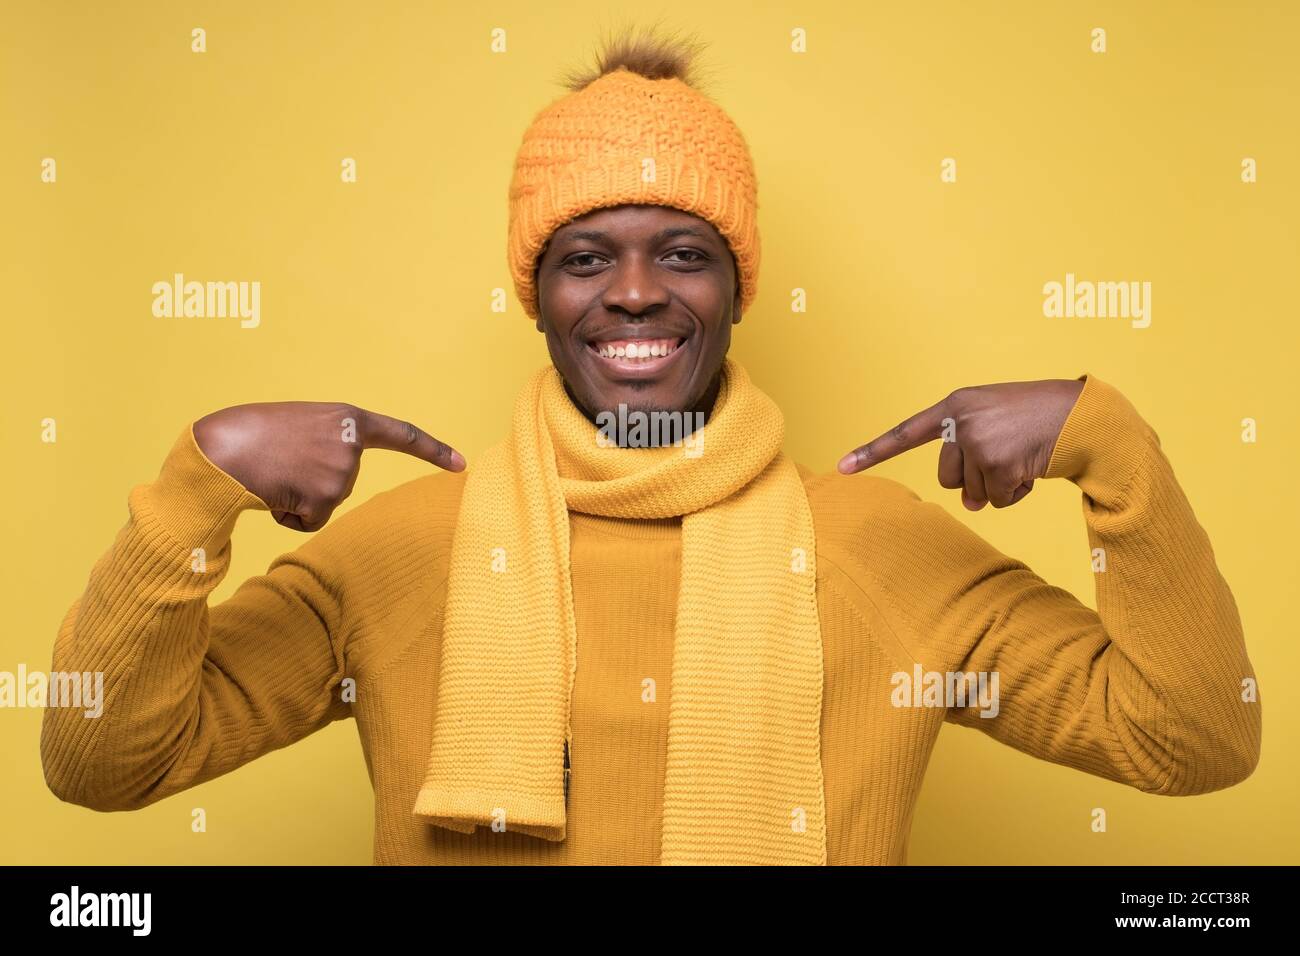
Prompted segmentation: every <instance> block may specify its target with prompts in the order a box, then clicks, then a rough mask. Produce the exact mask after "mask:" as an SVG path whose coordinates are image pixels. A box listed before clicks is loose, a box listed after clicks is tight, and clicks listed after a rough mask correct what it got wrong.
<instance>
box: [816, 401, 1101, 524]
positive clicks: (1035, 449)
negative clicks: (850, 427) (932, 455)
mask: <svg viewBox="0 0 1300 956" xmlns="http://www.w3.org/2000/svg"><path fill="white" fill-rule="evenodd" d="M1082 391H1083V382H1081V381H1078V380H1076V379H1043V380H1041V381H1036V382H1003V383H1001V384H996V385H977V386H972V387H967V388H959V389H957V390H956V391H955V392H953V393H951V394H950V395H948V397H946V398H944V399H943V400H941V401H939V402H936V403H935V404H934V405H931V406H930V407H929V408H927V409H924V410H923V411H920V412H917V413H916V414H915V415H913V416H912V417H911V418H908V419H906V420H905V421H903V422H900V423H899V424H898V425H895V426H894V427H893V428H892V429H890V430H889V431H887V432H886V433H885V434H883V435H881V436H880V437H878V438H876V439H873V440H872V441H869V442H867V444H865V445H862V446H860V447H858V448H856V449H854V450H853V451H851V452H849V453H848V454H847V455H845V456H844V457H843V458H842V459H840V463H839V470H840V472H841V473H842V474H846V475H853V474H857V473H858V472H861V471H866V470H867V469H868V468H871V467H873V466H874V465H877V464H879V463H880V462H882V461H887V460H888V459H890V458H893V457H894V456H895V455H900V454H902V453H903V452H905V451H909V450H911V449H913V448H918V447H920V446H921V445H925V444H928V443H929V442H932V441H934V440H935V439H936V438H939V439H942V440H943V448H942V450H941V451H940V452H939V484H940V485H942V486H943V487H945V488H961V489H962V504H964V505H965V506H966V507H967V508H969V509H970V510H971V511H979V510H980V509H981V508H983V507H984V506H985V505H986V504H988V503H990V502H992V504H993V507H995V508H1006V507H1009V506H1010V505H1013V504H1015V503H1016V502H1017V501H1019V500H1020V499H1022V498H1024V497H1025V495H1027V494H1029V492H1031V491H1032V490H1033V488H1034V480H1035V479H1037V478H1041V477H1042V476H1043V475H1044V474H1046V473H1047V466H1048V464H1049V463H1050V462H1051V460H1052V452H1053V451H1054V450H1055V448H1056V440H1057V438H1059V437H1060V435H1061V429H1062V427H1064V425H1065V420H1066V419H1067V418H1068V417H1069V415H1070V410H1071V409H1072V408H1073V407H1074V403H1075V400H1076V399H1077V398H1078V397H1079V393H1080V392H1082Z"/></svg>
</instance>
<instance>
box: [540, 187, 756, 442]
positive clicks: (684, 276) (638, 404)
mask: <svg viewBox="0 0 1300 956" xmlns="http://www.w3.org/2000/svg"><path fill="white" fill-rule="evenodd" d="M537 295H538V308H539V311H540V312H541V318H539V319H538V320H537V329H538V331H540V332H544V333H545V334H546V346H547V349H548V350H549V351H550V353H551V361H552V362H553V363H554V364H555V367H556V368H557V369H558V370H559V372H560V374H561V376H562V377H563V378H564V381H565V385H566V386H567V389H568V392H569V395H570V397H571V398H572V399H573V400H574V402H575V403H576V404H577V405H578V407H580V408H582V409H583V410H584V411H585V412H586V413H587V417H589V418H592V419H593V420H594V419H595V416H596V415H597V414H598V413H600V412H602V411H617V409H618V406H619V404H620V403H623V404H626V405H627V407H628V410H629V411H632V410H641V411H679V412H686V411H708V409H709V408H710V407H711V405H712V403H713V399H714V397H715V396H716V394H717V386H718V374H719V372H720V370H721V368H722V361H723V359H724V358H725V357H726V354H727V349H728V348H729V347H730V345H731V326H732V324H733V323H736V322H739V321H740V290H739V288H738V286H737V282H736V264H735V260H734V259H733V258H732V255H731V250H730V249H729V248H728V246H727V242H726V240H725V239H723V237H722V235H721V234H720V233H719V232H718V231H717V229H715V228H714V226H713V224H712V223H709V222H707V221H705V220H703V219H701V218H699V217H698V216H693V215H691V214H690V213H687V212H683V211H681V210H679V209H672V208H669V207H667V206H641V205H635V206H614V207H610V208H608V209H596V210H593V211H592V212H590V213H587V214H586V215H584V216H581V217H580V218H578V219H574V220H573V221H572V222H569V223H566V224H565V225H563V226H561V227H560V228H559V229H557V230H556V231H555V233H554V234H553V235H552V236H551V238H550V241H549V242H548V244H547V246H546V248H545V249H544V250H543V251H542V254H541V255H540V256H539V257H538V260H537ZM602 350H603V351H604V352H605V353H606V354H605V355H602V354H601V351H602ZM646 351H649V352H650V353H651V354H650V355H649V356H647V357H644V358H642V357H640V353H642V352H646ZM619 353H622V354H621V355H620V354H619ZM654 353H661V354H654ZM633 355H636V356H638V357H635V358H634V357H632V356H633Z"/></svg>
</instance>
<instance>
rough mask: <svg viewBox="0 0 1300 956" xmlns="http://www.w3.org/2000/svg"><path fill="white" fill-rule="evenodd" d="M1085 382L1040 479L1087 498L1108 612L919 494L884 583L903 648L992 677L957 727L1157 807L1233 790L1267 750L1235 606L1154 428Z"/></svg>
mask: <svg viewBox="0 0 1300 956" xmlns="http://www.w3.org/2000/svg"><path fill="white" fill-rule="evenodd" d="M1080 379H1081V380H1083V381H1084V388H1083V391H1082V392H1081V393H1080V395H1079V397H1078V399H1077V400H1076V402H1075V405H1074V407H1073V409H1072V410H1071V412H1070V415H1069V417H1068V419H1067V420H1066V423H1065V425H1064V427H1063V429H1062V432H1061V434H1060V436H1059V438H1058V440H1057V444H1056V447H1055V449H1054V450H1053V454H1052V458H1051V461H1050V463H1049V465H1048V470H1047V473H1046V475H1045V477H1046V478H1058V477H1059V478H1067V479H1069V480H1070V481H1072V482H1074V483H1075V484H1076V485H1077V486H1078V487H1079V488H1080V489H1081V490H1082V504H1083V515H1084V520H1085V524H1086V531H1087V539H1088V543H1089V546H1090V552H1091V559H1092V562H1093V568H1094V572H1095V573H1094V580H1095V588H1096V603H1097V611H1093V610H1091V609H1090V608H1088V607H1087V606H1085V605H1084V604H1082V603H1081V602H1080V601H1079V600H1078V599H1077V598H1075V597H1074V595H1072V594H1071V593H1070V592H1068V591H1066V590H1064V589H1062V588H1059V587H1055V586H1053V585H1051V584H1048V583H1047V582H1045V581H1044V580H1043V579H1042V578H1040V577H1039V576H1038V575H1036V574H1035V573H1034V572H1033V571H1032V570H1030V568H1029V567H1028V566H1026V565H1025V564H1024V563H1023V562H1021V561H1018V560H1015V559H1013V558H1009V557H1007V556H1005V555H1003V554H1002V553H1000V552H999V551H997V550H996V549H995V548H993V547H992V546H991V545H990V544H988V543H987V542H986V541H984V540H983V539H982V538H980V537H979V536H978V535H976V534H975V533H974V532H973V531H972V530H970V529H969V528H968V527H967V526H966V525H965V524H963V523H962V522H961V521H959V520H957V519H956V518H954V517H952V516H951V515H950V514H949V513H948V512H947V511H946V510H945V509H944V508H942V507H941V506H939V505H937V504H934V503H930V502H921V501H920V500H919V499H918V498H917V496H916V495H915V494H913V493H911V492H910V491H908V492H907V493H906V494H907V496H908V497H909V498H910V499H911V512H912V514H911V518H910V519H909V520H907V521H905V522H904V526H903V527H899V528H895V529H892V530H893V532H894V533H895V534H896V535H897V536H901V537H903V538H905V539H906V543H905V544H903V545H901V547H902V548H903V551H902V553H900V554H898V555H896V560H895V561H894V562H891V564H893V565H894V567H893V568H892V569H886V570H885V571H883V572H882V575H883V587H884V591H885V596H886V599H885V604H886V605H887V606H888V607H889V609H890V612H889V613H890V616H891V618H892V620H893V621H894V622H895V624H896V626H897V632H896V636H897V638H898V640H899V641H900V643H902V644H903V645H904V646H905V648H906V649H907V650H908V651H909V652H910V653H911V655H912V657H913V659H914V661H916V662H920V663H923V664H924V665H925V666H926V667H927V668H929V667H931V666H933V667H934V668H936V669H938V670H940V671H948V672H951V673H957V674H960V673H969V672H974V674H975V675H976V678H978V675H980V674H981V673H982V674H985V675H988V684H987V685H986V686H987V688H988V689H989V690H991V689H992V688H993V686H994V685H993V683H992V678H993V675H996V678H997V695H996V706H995V707H981V706H980V705H979V704H972V702H971V701H970V700H967V702H966V705H965V706H952V704H953V700H952V698H948V699H946V700H945V703H946V704H947V705H949V709H948V711H947V713H946V719H947V720H948V721H950V722H952V723H956V724H959V725H963V726H966V727H973V728H976V729H978V730H980V731H983V732H984V733H987V734H989V735H990V736H992V737H993V738H995V739H997V740H1000V741H1002V742H1003V743H1006V744H1008V745H1010V746H1012V747H1015V748H1017V749H1018V750H1021V751H1023V752H1025V753H1028V754H1031V755H1033V756H1035V757H1039V758H1042V759H1044V760H1048V761H1051V762H1053V763H1058V764H1063V765H1066V766H1069V767H1074V768H1077V769H1079V770H1083V771H1085V772H1087V773H1090V774H1095V775H1098V776H1101V777H1105V778H1107V779H1111V780H1115V781H1119V782H1122V783H1125V784H1128V785H1131V786H1133V787H1136V788H1138V789H1141V790H1143V791H1147V792H1151V793H1158V794H1167V795H1190V794H1198V793H1206V792H1210V791H1214V790H1219V789H1222V788H1225V787H1228V786H1231V785H1233V784H1235V783H1238V782H1240V781H1241V780H1243V779H1245V778H1246V777H1248V776H1249V775H1250V774H1251V773H1252V772H1253V770H1254V769H1255V767H1256V765H1257V763H1258V761H1259V753H1260V736H1261V705H1260V703H1259V702H1258V700H1257V699H1256V698H1254V697H1253V695H1250V694H1247V693H1245V692H1244V691H1245V688H1246V687H1247V686H1251V685H1253V677H1254V671H1253V669H1252V667H1251V663H1250V659H1249V658H1248V656H1247V653H1246V646H1245V641H1244V637H1243V634H1242V625H1241V619H1240V616H1239V614H1238V611H1237V607H1236V604H1235V602H1234V600H1233V597H1232V593H1231V591H1229V589H1228V585H1227V583H1226V582H1225V581H1224V579H1223V576H1222V575H1221V574H1220V573H1219V570H1218V568H1217V566H1216V563H1215V558H1214V552H1213V549H1212V548H1211V546H1210V542H1209V540H1208V538H1207V536H1206V534H1205V531H1204V530H1203V529H1202V528H1201V526H1200V525H1199V524H1198V523H1197V520H1196V517H1195V516H1194V514H1193V513H1192V508H1191V506H1190V504H1189V503H1188V501H1187V498H1186V496H1185V495H1184V493H1183V491H1182V489H1181V488H1180V487H1179V484H1178V482H1177V481H1176V480H1175V477H1174V472H1173V468H1172V466H1171V465H1170V463H1169V460H1168V459H1167V458H1166V457H1165V454H1164V452H1163V450H1162V449H1161V447H1160V441H1159V437H1158V436H1157V435H1156V433H1155V431H1154V430H1152V429H1151V427H1150V426H1149V425H1148V424H1147V423H1146V422H1145V421H1143V419H1142V418H1141V417H1140V416H1139V415H1138V413H1137V411H1136V410H1135V409H1134V407H1133V406H1132V404H1131V403H1130V402H1129V401H1128V400H1127V399H1126V398H1125V397H1124V396H1123V395H1122V394H1121V393H1120V392H1119V391H1117V390H1116V389H1115V388H1114V387H1112V386H1110V385H1108V384H1106V383H1104V382H1102V381H1099V380H1098V379H1097V378H1095V377H1094V376H1092V375H1088V374H1085V375H1083V376H1080ZM1023 506H1024V505H1020V507H1023ZM889 533H890V531H889V529H886V530H885V531H884V532H882V534H889ZM1088 557H1089V555H1088V554H1085V553H1083V552H1082V550H1081V552H1080V559H1081V560H1082V559H1085V558H1088ZM1248 678H1249V679H1250V684H1249V685H1248V684H1247V679H1248ZM970 686H971V687H972V688H975V687H976V685H975V684H971V685H970ZM956 703H957V704H959V705H960V704H961V701H960V700H958V701H956Z"/></svg>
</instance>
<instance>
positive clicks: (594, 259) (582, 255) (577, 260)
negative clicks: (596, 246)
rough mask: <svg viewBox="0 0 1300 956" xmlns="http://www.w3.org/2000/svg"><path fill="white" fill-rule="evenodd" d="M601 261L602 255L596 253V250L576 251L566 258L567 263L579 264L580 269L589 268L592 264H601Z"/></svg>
mask: <svg viewBox="0 0 1300 956" xmlns="http://www.w3.org/2000/svg"><path fill="white" fill-rule="evenodd" d="M583 260H589V261H583ZM600 263H601V258H600V256H598V255H596V254H595V253H594V252H575V253H574V254H573V255H571V256H569V258H568V259H566V260H564V264H565V265H569V266H577V267H578V268H579V269H587V268H590V267H591V266H596V265H600Z"/></svg>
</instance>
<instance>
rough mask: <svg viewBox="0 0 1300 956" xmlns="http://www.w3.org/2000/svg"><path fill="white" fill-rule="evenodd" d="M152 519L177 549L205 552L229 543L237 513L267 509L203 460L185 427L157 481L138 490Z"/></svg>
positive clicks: (168, 455) (188, 429) (203, 455)
mask: <svg viewBox="0 0 1300 956" xmlns="http://www.w3.org/2000/svg"><path fill="white" fill-rule="evenodd" d="M137 493H138V494H140V495H142V496H143V500H144V501H145V503H146V505H147V507H148V509H149V512H150V514H151V515H152V516H153V517H154V518H155V519H156V520H157V521H158V522H159V523H160V524H161V525H162V526H163V527H164V528H165V529H166V530H167V531H168V532H169V533H170V534H171V535H172V537H174V538H175V539H176V540H177V541H178V542H179V543H181V544H184V545H187V546H189V547H203V546H206V545H208V544H209V543H212V542H221V541H225V540H227V539H228V538H229V537H230V535H231V533H232V532H233V531H234V528H235V521H236V519H237V518H238V517H239V513H240V512H241V511H246V510H249V509H252V510H256V511H270V510H271V509H270V506H269V505H267V504H266V502H264V501H263V500H262V499H261V498H259V497H258V496H257V495H255V494H253V493H252V492H251V491H249V490H248V489H247V488H245V487H244V486H243V485H242V484H240V483H239V481H237V480H236V479H235V478H233V477H231V476H230V475H228V474H226V473H225V472H224V471H222V470H221V469H220V468H218V467H217V466H216V465H215V464H213V463H212V461H211V460H210V459H209V458H208V457H207V456H206V455H205V454H203V450H202V449H201V448H199V445H198V442H197V441H195V439H194V426H193V423H191V424H189V425H186V426H185V429H184V430H183V431H182V432H181V434H180V436H179V437H178V438H177V439H176V443H175V444H174V445H172V449H171V451H170V452H168V453H167V457H166V458H165V459H164V460H163V464H162V469H161V470H160V471H159V473H158V478H157V479H156V480H155V481H153V482H152V483H150V484H147V485H141V486H140V487H139V488H138V489H137Z"/></svg>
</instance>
